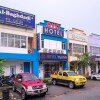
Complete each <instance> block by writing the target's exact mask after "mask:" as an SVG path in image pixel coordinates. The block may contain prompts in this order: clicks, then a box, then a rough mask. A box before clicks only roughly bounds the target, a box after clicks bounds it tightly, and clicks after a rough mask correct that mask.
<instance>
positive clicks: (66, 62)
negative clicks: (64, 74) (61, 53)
mask: <svg viewBox="0 0 100 100" xmlns="http://www.w3.org/2000/svg"><path fill="white" fill-rule="evenodd" d="M64 70H68V61H65V62H64Z"/></svg>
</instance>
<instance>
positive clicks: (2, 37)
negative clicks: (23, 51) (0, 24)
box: [1, 33, 7, 47]
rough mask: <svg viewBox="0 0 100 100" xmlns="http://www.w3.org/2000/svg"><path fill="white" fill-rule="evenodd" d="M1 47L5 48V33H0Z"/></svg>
mask: <svg viewBox="0 0 100 100" xmlns="http://www.w3.org/2000/svg"><path fill="white" fill-rule="evenodd" d="M1 46H4V47H7V33H1Z"/></svg>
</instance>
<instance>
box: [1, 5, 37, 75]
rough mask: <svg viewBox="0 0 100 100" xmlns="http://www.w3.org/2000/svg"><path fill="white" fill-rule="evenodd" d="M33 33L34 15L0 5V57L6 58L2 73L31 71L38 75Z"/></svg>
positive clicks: (10, 73)
mask: <svg viewBox="0 0 100 100" xmlns="http://www.w3.org/2000/svg"><path fill="white" fill-rule="evenodd" d="M34 34H35V15H32V14H28V13H25V12H21V11H18V10H14V9H11V8H6V7H2V6H0V58H3V59H5V60H6V64H5V68H4V69H5V70H4V71H5V73H4V75H12V74H17V73H20V72H32V73H34V74H36V75H37V76H38V67H36V68H34V67H35V65H36V66H38V61H37V60H36V59H37V52H36V50H35V49H36V48H35V47H34V46H33V44H35V43H36V42H34V39H35V38H34V36H35V35H34ZM35 40H36V39H35ZM33 52H34V54H33Z"/></svg>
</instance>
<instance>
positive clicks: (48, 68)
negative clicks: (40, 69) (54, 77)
mask: <svg viewBox="0 0 100 100" xmlns="http://www.w3.org/2000/svg"><path fill="white" fill-rule="evenodd" d="M57 70H59V63H54V64H49V63H47V64H44V77H45V78H50V75H51V74H53V73H54V72H55V71H57Z"/></svg>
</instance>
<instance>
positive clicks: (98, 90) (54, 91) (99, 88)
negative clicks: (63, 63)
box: [11, 80, 100, 100]
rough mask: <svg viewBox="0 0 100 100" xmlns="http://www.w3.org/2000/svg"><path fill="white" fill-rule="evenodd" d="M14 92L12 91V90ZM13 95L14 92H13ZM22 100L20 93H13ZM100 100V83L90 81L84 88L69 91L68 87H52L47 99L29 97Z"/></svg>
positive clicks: (57, 99)
mask: <svg viewBox="0 0 100 100" xmlns="http://www.w3.org/2000/svg"><path fill="white" fill-rule="evenodd" d="M11 92H12V90H11ZM12 93H13V92H12ZM13 94H14V97H16V99H17V100H21V96H20V94H19V93H18V92H16V93H13ZM73 99H74V100H100V81H94V80H88V82H87V84H86V86H85V87H84V88H75V89H69V88H68V87H67V86H62V85H56V86H53V85H50V86H49V91H48V93H47V94H46V96H45V97H39V96H34V97H29V98H28V100H73Z"/></svg>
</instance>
